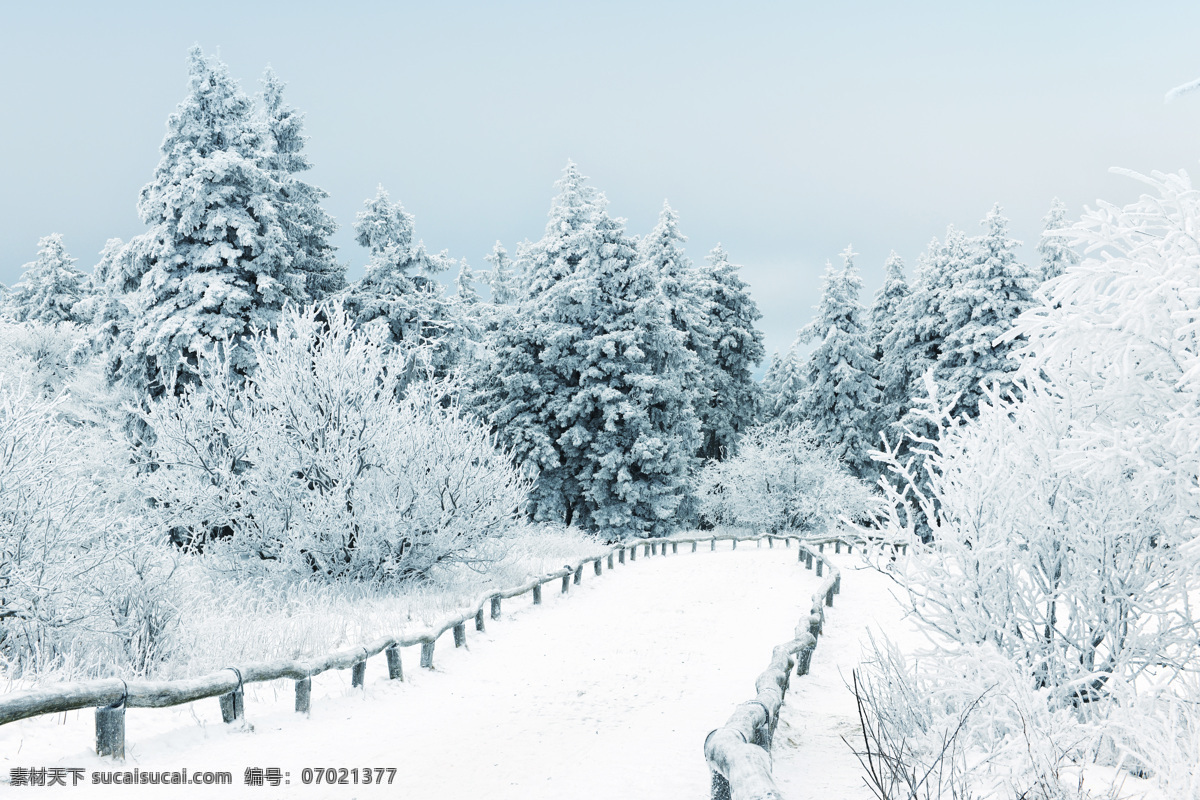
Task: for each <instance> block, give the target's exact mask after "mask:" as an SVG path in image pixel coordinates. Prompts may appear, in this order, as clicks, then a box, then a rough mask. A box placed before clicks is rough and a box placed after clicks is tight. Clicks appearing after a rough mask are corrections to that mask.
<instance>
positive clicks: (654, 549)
mask: <svg viewBox="0 0 1200 800" xmlns="http://www.w3.org/2000/svg"><path fill="white" fill-rule="evenodd" d="M651 554H653V555H658V543H657V542H655V543H653V544H648V545H646V552H644V553H642V555H644V556H648V555H651Z"/></svg>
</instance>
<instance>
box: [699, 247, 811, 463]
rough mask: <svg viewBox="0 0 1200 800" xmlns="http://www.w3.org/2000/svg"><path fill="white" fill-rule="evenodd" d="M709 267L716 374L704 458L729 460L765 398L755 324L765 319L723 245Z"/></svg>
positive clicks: (705, 422) (704, 419) (706, 415)
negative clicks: (756, 372)
mask: <svg viewBox="0 0 1200 800" xmlns="http://www.w3.org/2000/svg"><path fill="white" fill-rule="evenodd" d="M705 261H706V262H707V263H706V266H705V267H702V268H701V273H702V275H703V277H704V281H703V283H702V286H703V287H704V289H705V291H706V292H707V294H708V303H707V311H708V316H709V322H708V330H709V332H710V335H711V336H712V352H713V365H714V366H715V367H716V370H715V373H714V375H715V379H714V381H713V386H712V389H713V392H712V396H711V399H710V405H709V408H708V409H707V411H706V412H703V413H702V414H701V427H702V433H703V436H704V439H703V444H702V449H701V454H702V455H704V456H705V457H707V458H724V457H725V456H727V455H732V454H733V453H734V452H736V449H737V441H738V438H739V437H740V436H741V434H742V433H743V432H744V431H746V430H747V429H748V428H749V427H750V426H751V425H753V424H754V421H755V419H756V418H757V415H758V409H759V406H760V404H761V402H762V398H761V393H760V391H759V388H758V385H757V384H756V383H755V381H754V370H755V369H757V368H758V365H759V364H760V363H762V360H763V356H764V355H765V352H766V351H765V348H764V347H763V334H762V331H760V330H759V329H758V328H757V327H755V324H754V323H756V322H757V321H758V320H760V319H762V313H760V312H759V310H758V305H757V304H756V303H755V302H754V298H752V297H751V296H750V287H749V286H747V285H746V283H745V282H744V281H743V280H742V279H741V276H740V275H739V270H740V269H741V268H740V267H739V266H738V265H736V264H733V263H732V262H730V260H729V254H728V253H726V252H725V249H724V248H723V247H721V245H720V244H718V245H717V246H716V247H714V248H713V249H712V251H711V252H710V253H709V254H708V256H707V257H706V258H705ZM793 355H794V353H793Z"/></svg>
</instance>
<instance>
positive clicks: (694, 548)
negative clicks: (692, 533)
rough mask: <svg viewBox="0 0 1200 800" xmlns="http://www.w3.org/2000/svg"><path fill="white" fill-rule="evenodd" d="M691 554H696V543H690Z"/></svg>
mask: <svg viewBox="0 0 1200 800" xmlns="http://www.w3.org/2000/svg"><path fill="white" fill-rule="evenodd" d="M692 552H693V553H694V552H696V543H695V542H692Z"/></svg>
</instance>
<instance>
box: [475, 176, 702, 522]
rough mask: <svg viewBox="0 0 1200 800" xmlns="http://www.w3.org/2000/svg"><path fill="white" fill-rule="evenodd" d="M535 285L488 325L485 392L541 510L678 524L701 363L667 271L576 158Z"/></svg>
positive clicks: (535, 256) (541, 244)
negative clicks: (641, 250) (670, 303)
mask: <svg viewBox="0 0 1200 800" xmlns="http://www.w3.org/2000/svg"><path fill="white" fill-rule="evenodd" d="M556 187H557V188H558V190H559V193H558V196H557V197H556V198H555V200H554V203H553V205H552V207H551V210H550V219H549V222H548V223H547V225H546V232H545V234H544V236H543V237H542V239H541V240H539V241H538V242H535V243H533V244H531V245H530V246H529V247H527V248H525V249H524V250H523V253H522V260H523V262H524V263H525V264H526V265H527V268H526V269H527V271H526V276H527V280H526V289H525V292H524V293H523V294H522V297H521V301H520V304H519V306H518V308H517V311H516V313H515V314H514V315H513V319H512V320H510V322H509V324H506V325H503V326H499V327H497V328H496V329H494V330H492V331H491V332H490V333H489V336H488V342H487V346H488V350H489V351H490V355H491V358H490V359H489V360H488V362H487V363H486V364H485V365H484V374H483V375H482V376H481V378H480V380H479V382H478V385H479V390H478V391H479V395H478V399H479V402H480V404H481V406H482V407H483V408H485V409H487V410H488V412H489V415H490V419H491V421H492V423H493V424H494V425H495V426H496V429H497V430H498V431H499V432H500V435H501V436H502V438H504V439H505V440H506V442H507V443H508V444H510V445H511V446H512V447H513V449H514V451H515V453H516V454H517V456H518V458H519V459H521V460H522V462H523V463H524V464H526V465H527V466H528V467H529V468H531V470H535V471H536V472H537V473H538V480H537V483H536V484H535V487H534V491H533V494H532V506H533V508H532V511H533V514H534V516H535V517H536V518H540V519H557V520H561V521H565V522H566V523H567V524H572V523H575V524H579V525H581V526H583V527H586V528H590V529H597V530H603V531H604V532H605V533H606V534H608V535H610V536H617V537H620V536H628V535H644V534H658V533H662V532H664V531H666V530H668V529H669V528H670V526H671V517H672V515H673V513H674V511H675V509H676V508H678V506H679V504H680V502H682V500H683V498H684V494H685V491H686V487H685V483H686V480H687V466H688V462H689V459H690V458H691V455H692V453H693V452H694V450H695V447H696V444H697V441H696V440H697V437H698V425H697V422H696V418H695V415H694V413H693V411H692V408H691V405H690V404H689V403H688V402H687V399H686V398H687V395H686V394H685V392H684V388H685V387H684V386H683V385H682V377H681V376H683V375H686V374H688V372H689V370H694V366H693V365H690V364H689V363H687V360H688V359H691V358H693V356H692V354H691V353H690V351H689V350H688V349H687V348H686V347H685V346H684V344H683V340H682V336H681V334H680V333H679V331H677V330H676V329H675V328H674V326H673V325H672V324H671V323H670V320H669V319H668V316H667V313H666V303H665V299H664V297H663V295H662V293H661V291H660V290H659V289H658V286H657V278H658V275H657V271H656V270H654V269H652V268H651V267H650V265H649V264H648V263H647V262H646V261H644V260H643V259H640V258H638V256H637V249H636V247H635V243H634V241H633V240H632V239H631V238H630V237H628V236H627V235H626V234H625V232H624V227H623V224H622V223H621V221H620V220H614V219H612V218H610V217H609V216H608V215H607V214H606V213H605V211H604V206H605V202H606V201H605V200H604V198H603V196H601V195H599V194H598V193H596V192H595V191H594V190H593V189H592V188H591V187H590V186H587V185H586V183H585V179H584V178H583V176H582V175H580V174H579V171H578V169H577V168H576V167H575V165H574V164H568V165H567V168H566V170H565V171H564V173H563V177H562V178H561V179H560V180H559V181H558V182H557V183H556Z"/></svg>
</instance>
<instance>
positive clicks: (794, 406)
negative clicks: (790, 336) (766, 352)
mask: <svg viewBox="0 0 1200 800" xmlns="http://www.w3.org/2000/svg"><path fill="white" fill-rule="evenodd" d="M805 385H806V378H805V374H804V360H803V359H802V358H801V357H800V352H799V350H798V349H797V342H792V344H791V345H790V346H789V347H788V349H787V351H786V352H784V353H783V354H782V355H780V353H779V351H778V350H776V351H775V355H774V356H773V357H772V359H771V363H770V365H769V366H768V367H767V372H766V374H765V375H763V381H762V400H761V407H760V408H761V412H760V416H761V418H762V422H763V424H765V425H771V426H774V427H777V428H786V427H790V426H792V425H797V424H799V423H800V422H803V421H804V420H803V417H802V416H801V411H802V409H801V408H800V400H801V398H802V397H803V396H804V387H805Z"/></svg>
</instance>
